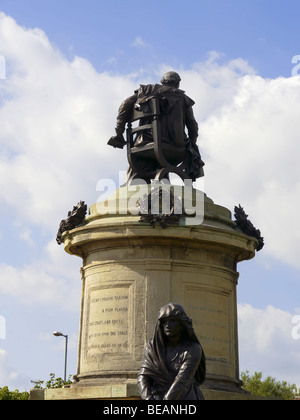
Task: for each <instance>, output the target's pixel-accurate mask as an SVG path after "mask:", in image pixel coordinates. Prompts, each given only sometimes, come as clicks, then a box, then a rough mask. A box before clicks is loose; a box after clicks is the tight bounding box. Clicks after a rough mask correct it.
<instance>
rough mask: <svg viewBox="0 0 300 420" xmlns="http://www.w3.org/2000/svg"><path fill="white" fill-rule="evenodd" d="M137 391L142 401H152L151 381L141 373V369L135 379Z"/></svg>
mask: <svg viewBox="0 0 300 420" xmlns="http://www.w3.org/2000/svg"><path fill="white" fill-rule="evenodd" d="M137 384H138V390H139V393H140V396H141V398H142V400H151V399H153V395H152V380H151V379H150V378H149V376H148V375H147V374H145V373H144V372H143V369H141V370H140V372H139V374H138V379H137Z"/></svg>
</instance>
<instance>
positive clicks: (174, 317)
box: [138, 303, 206, 400]
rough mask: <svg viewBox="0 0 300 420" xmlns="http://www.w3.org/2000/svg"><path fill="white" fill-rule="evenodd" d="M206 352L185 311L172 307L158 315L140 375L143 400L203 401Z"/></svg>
mask: <svg viewBox="0 0 300 420" xmlns="http://www.w3.org/2000/svg"><path fill="white" fill-rule="evenodd" d="M205 373H206V365H205V355H204V351H203V349H202V347H201V345H200V343H199V340H198V338H197V336H196V334H195V331H194V328H193V325H192V320H191V319H190V318H189V317H188V316H187V315H186V313H185V311H184V309H183V308H182V307H181V306H180V305H178V304H176V303H169V304H168V305H166V306H164V307H163V308H161V309H160V311H159V317H158V320H157V324H156V328H155V333H154V337H153V338H152V339H151V340H150V341H149V343H148V344H147V346H146V348H145V352H144V357H143V361H142V366H141V369H140V372H139V374H138V388H139V392H140V395H141V398H142V399H143V400H203V399H204V398H203V395H202V393H201V391H200V389H199V385H200V384H202V383H203V382H204V380H205Z"/></svg>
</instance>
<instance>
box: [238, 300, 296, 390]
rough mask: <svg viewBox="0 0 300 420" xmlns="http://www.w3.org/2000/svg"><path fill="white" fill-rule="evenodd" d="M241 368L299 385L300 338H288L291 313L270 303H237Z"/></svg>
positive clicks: (290, 326)
mask: <svg viewBox="0 0 300 420" xmlns="http://www.w3.org/2000/svg"><path fill="white" fill-rule="evenodd" d="M238 317H239V348H240V352H239V353H240V366H241V370H249V371H250V372H252V373H254V371H257V372H262V373H263V374H264V375H265V376H273V377H276V378H277V379H278V380H285V381H287V382H290V383H295V384H296V385H297V386H298V387H300V374H299V372H300V347H299V344H300V341H299V340H295V339H293V337H292V330H293V327H294V325H293V324H292V318H293V314H291V313H289V312H287V311H283V310H281V309H278V308H274V307H273V306H271V305H270V306H268V307H266V308H265V309H257V308H254V307H252V306H251V305H249V304H240V305H238Z"/></svg>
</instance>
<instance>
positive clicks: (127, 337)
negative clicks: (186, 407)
mask: <svg viewBox="0 0 300 420" xmlns="http://www.w3.org/2000/svg"><path fill="white" fill-rule="evenodd" d="M124 191H125V190H124V189H121V190H118V191H117V192H116V195H115V198H116V202H117V206H116V209H115V210H116V211H115V214H106V215H103V214H99V212H98V210H99V205H97V204H95V205H92V206H91V208H90V214H89V216H87V218H86V221H85V224H84V225H82V226H81V227H78V228H76V229H74V230H72V231H69V232H66V233H65V234H64V236H63V240H64V244H65V250H66V251H67V252H68V253H70V254H72V255H77V256H79V257H81V258H82V260H83V264H82V268H81V279H82V301H81V319H80V332H79V351H78V371H77V382H76V383H75V384H73V385H72V386H71V388H69V390H70V392H71V389H73V391H72V392H75V393H76V392H77V393H78V392H79V391H78V388H80V389H82V390H83V389H84V388H83V387H88V388H89V389H90V387H93V386H94V387H96V388H98V389H100V388H103V387H118V386H121V387H122V386H123V388H124V387H131V388H130V389H133V388H134V387H136V377H137V373H138V371H139V368H140V364H141V359H142V354H143V350H144V347H145V344H146V342H147V341H148V340H149V339H150V338H151V337H152V336H153V333H154V327H155V323H156V320H157V315H158V310H159V308H160V307H162V306H164V305H165V304H167V303H169V302H176V303H179V304H181V305H182V306H183V307H184V309H185V310H186V313H187V314H188V316H189V317H190V318H192V320H193V324H194V328H195V331H196V334H197V336H198V338H199V340H200V342H201V344H202V346H203V348H204V351H205V354H206V360H207V381H206V383H205V384H204V385H205V386H204V388H207V389H208V390H210V391H212V390H219V391H220V390H222V391H232V392H235V393H236V392H237V393H239V392H241V390H240V380H239V357H238V330H237V301H236V287H237V282H238V272H237V263H238V262H240V261H243V260H247V259H250V258H253V257H254V255H255V245H256V240H255V239H253V238H250V237H248V236H246V235H244V234H243V233H241V232H239V231H238V230H237V229H236V225H235V223H234V222H233V221H232V220H231V213H230V211H229V210H227V209H226V208H224V207H221V206H218V205H215V204H214V203H213V201H212V200H211V199H209V198H207V197H206V196H204V195H202V202H201V203H200V204H199V205H201V206H203V209H204V220H203V223H202V224H198V225H189V226H187V225H186V224H185V222H184V220H183V221H181V222H180V224H179V225H178V226H170V227H168V228H167V229H163V228H162V227H160V226H156V227H155V228H153V227H152V226H150V225H149V224H147V223H140V221H139V219H140V216H139V215H132V214H128V213H127V212H126V207H127V203H128V200H129V199H130V197H128V194H127V192H126V195H125V196H124ZM194 194H196V191H194ZM112 203H113V200H112V201H111V202H107V203H105V205H106V206H107V210H108V212H110V210H112V206H114V205H113V204H112ZM100 207H101V205H100ZM97 209H98V210H97ZM102 210H103V203H102ZM125 213H127V214H125ZM132 387H133V388H132ZM96 388H93V389H94V390H95V389H96ZM123 388H122V389H123ZM75 389H77V391H75ZM86 389H87V388H86ZM103 389H104V388H103ZM124 389H125V388H124ZM126 389H127V388H126ZM65 391H66V392H68V391H67V389H66V390H65ZM83 392H84V391H83ZM79 393H80V392H79ZM132 393H133V394H134V395H133V397H136V396H137V395H138V394H137V392H136V391H135V392H131V394H132ZM99 397H100V398H101V396H99ZM127 397H128V398H129V395H128V396H127ZM104 398H105V396H104ZM111 398H112V397H111Z"/></svg>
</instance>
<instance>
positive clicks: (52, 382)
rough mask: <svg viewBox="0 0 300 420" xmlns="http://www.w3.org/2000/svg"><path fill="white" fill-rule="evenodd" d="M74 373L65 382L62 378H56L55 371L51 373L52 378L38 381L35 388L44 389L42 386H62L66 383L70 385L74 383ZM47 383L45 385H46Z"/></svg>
mask: <svg viewBox="0 0 300 420" xmlns="http://www.w3.org/2000/svg"><path fill="white" fill-rule="evenodd" d="M71 377H72V375H70V376H69V379H68V380H67V381H66V382H65V381H64V380H63V379H62V378H55V374H54V373H50V379H49V380H48V381H46V383H45V381H37V382H36V385H35V387H34V388H35V389H42V388H62V387H63V386H64V385H69V384H71V383H72V381H71ZM44 383H45V385H44Z"/></svg>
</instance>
